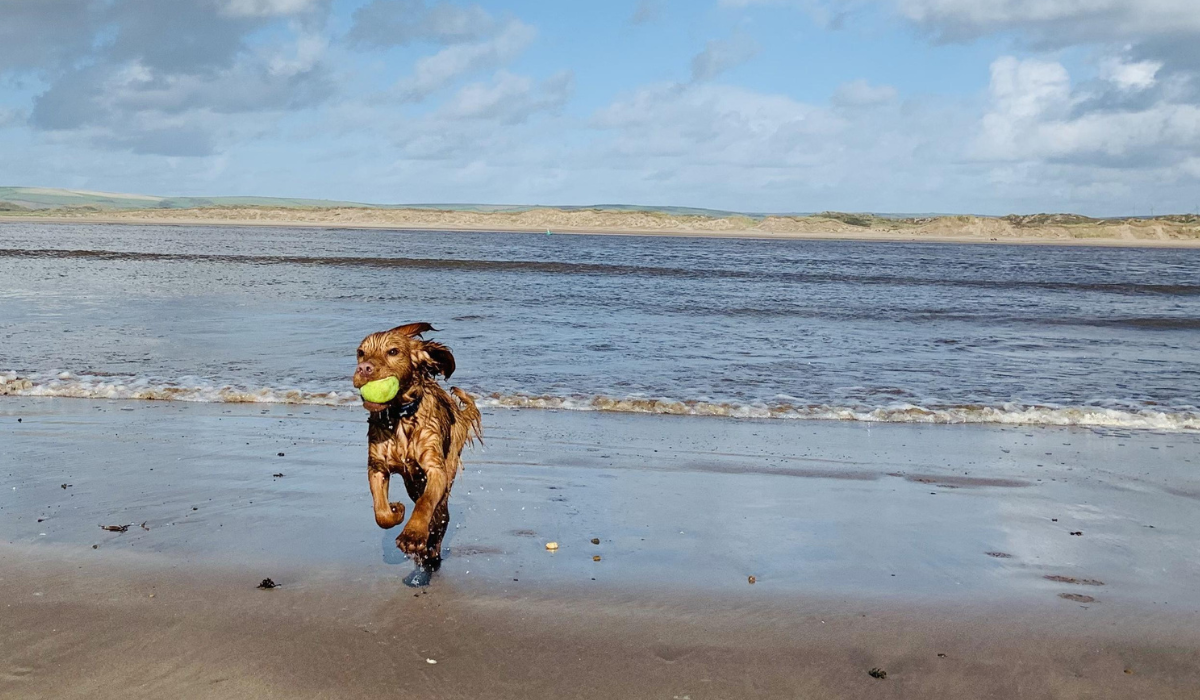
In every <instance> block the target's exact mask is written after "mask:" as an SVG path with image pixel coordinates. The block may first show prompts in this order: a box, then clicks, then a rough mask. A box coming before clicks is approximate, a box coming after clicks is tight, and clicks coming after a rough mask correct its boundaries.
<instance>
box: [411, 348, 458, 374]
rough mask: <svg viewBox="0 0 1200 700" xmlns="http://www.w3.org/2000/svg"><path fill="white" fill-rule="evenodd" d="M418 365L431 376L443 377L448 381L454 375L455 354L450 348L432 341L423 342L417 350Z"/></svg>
mask: <svg viewBox="0 0 1200 700" xmlns="http://www.w3.org/2000/svg"><path fill="white" fill-rule="evenodd" d="M417 364H418V365H420V366H421V367H423V368H424V369H425V370H426V371H428V372H429V374H430V376H436V375H439V374H440V375H442V376H443V377H445V378H446V379H449V378H450V375H452V374H454V353H452V352H450V348H448V347H446V346H445V345H442V344H441V343H435V342H433V341H432V340H425V341H421V343H420V346H419V349H418V350H417Z"/></svg>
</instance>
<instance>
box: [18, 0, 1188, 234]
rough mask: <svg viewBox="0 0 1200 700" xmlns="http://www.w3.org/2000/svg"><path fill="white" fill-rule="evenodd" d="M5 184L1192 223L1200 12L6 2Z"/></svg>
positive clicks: (799, 4)
mask: <svg viewBox="0 0 1200 700" xmlns="http://www.w3.org/2000/svg"><path fill="white" fill-rule="evenodd" d="M0 185H9V186H13V185H25V186H42V187H65V188H73V189H90V190H103V191H114V192H134V193H145V194H155V195H167V196H181V195H192V196H203V195H261V196H279V197H308V198H322V199H339V200H352V201H362V202H376V203H492V204H545V205H554V204H560V205H586V204H603V203H620V204H642V205H660V206H661V205H674V206H694V207H706V208H716V209H727V210H736V211H747V212H812V211H823V210H840V211H872V212H893V213H900V212H908V213H915V212H921V213H925V212H939V213H975V214H1007V213H1034V212H1043V211H1049V212H1067V211H1069V212H1077V213H1083V214H1089V215H1093V216H1120V215H1133V214H1149V213H1159V214H1161V213H1183V212H1193V211H1198V210H1200V0H605V1H604V2H581V1H575V2H545V1H544V0H543V1H541V2H538V1H535V0H529V1H525V2H520V1H511V2H492V1H489V0H481V1H480V2H477V3H476V2H451V1H448V0H446V1H443V0H171V1H170V2H167V1H165V0H0Z"/></svg>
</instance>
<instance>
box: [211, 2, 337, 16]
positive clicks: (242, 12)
mask: <svg viewBox="0 0 1200 700" xmlns="http://www.w3.org/2000/svg"><path fill="white" fill-rule="evenodd" d="M321 4H322V0H225V2H224V3H223V4H222V6H221V10H222V12H224V13H225V14H227V15H229V16H231V17H279V16H285V15H297V14H303V13H306V12H312V11H313V10H316V9H317V8H318V7H320V6H321Z"/></svg>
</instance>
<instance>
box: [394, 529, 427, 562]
mask: <svg viewBox="0 0 1200 700" xmlns="http://www.w3.org/2000/svg"><path fill="white" fill-rule="evenodd" d="M428 544H429V531H428V530H426V529H424V528H415V527H411V524H410V526H409V527H406V528H404V531H403V532H401V533H400V536H399V537H397V538H396V546H397V547H399V548H400V551H402V552H404V553H405V554H407V555H408V556H410V557H412V558H413V560H414V561H415V560H417V559H419V558H424V556H425V549H426V547H427V546H428Z"/></svg>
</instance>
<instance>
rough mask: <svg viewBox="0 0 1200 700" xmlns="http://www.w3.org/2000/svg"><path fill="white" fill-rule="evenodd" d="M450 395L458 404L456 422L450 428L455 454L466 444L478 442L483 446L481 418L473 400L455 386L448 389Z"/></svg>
mask: <svg viewBox="0 0 1200 700" xmlns="http://www.w3.org/2000/svg"><path fill="white" fill-rule="evenodd" d="M450 393H451V394H453V395H454V398H455V399H457V403H458V420H456V421H454V427H452V428H451V433H452V435H451V440H452V442H453V445H454V451H455V453H458V452H461V451H462V448H463V447H465V446H466V444H467V443H468V442H470V443H474V442H475V441H476V440H478V441H479V443H480V444H483V417H482V416H480V415H479V407H478V406H476V405H475V399H473V398H471V395H470V394H468V393H467V392H465V391H463V390H462V389H459V388H458V387H456V386H452V387H450Z"/></svg>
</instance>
